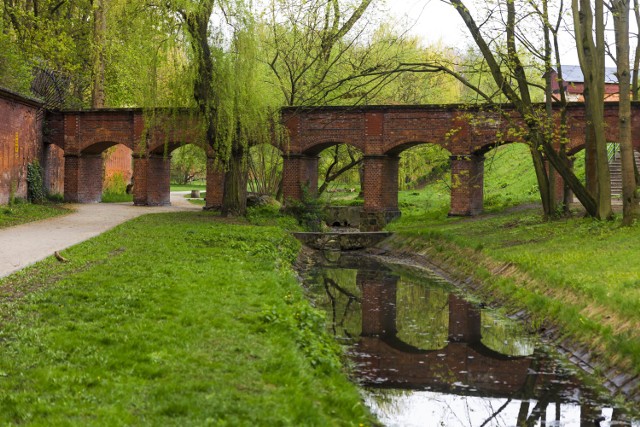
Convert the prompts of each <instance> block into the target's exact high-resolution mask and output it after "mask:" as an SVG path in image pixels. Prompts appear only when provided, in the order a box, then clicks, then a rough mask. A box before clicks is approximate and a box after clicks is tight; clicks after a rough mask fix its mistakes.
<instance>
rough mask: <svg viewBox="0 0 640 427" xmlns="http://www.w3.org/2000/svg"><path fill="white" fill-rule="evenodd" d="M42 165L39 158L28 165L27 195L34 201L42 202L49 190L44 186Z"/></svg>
mask: <svg viewBox="0 0 640 427" xmlns="http://www.w3.org/2000/svg"><path fill="white" fill-rule="evenodd" d="M43 173H44V171H43V170H42V166H40V162H38V160H34V161H33V162H31V163H29V164H28V165H27V197H28V198H29V201H30V202H32V203H36V204H40V203H43V202H44V201H45V200H46V199H47V192H46V190H45V188H44V181H43V178H42V176H43Z"/></svg>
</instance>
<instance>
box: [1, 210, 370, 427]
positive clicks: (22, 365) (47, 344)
mask: <svg viewBox="0 0 640 427" xmlns="http://www.w3.org/2000/svg"><path fill="white" fill-rule="evenodd" d="M252 218H254V220H256V221H260V219H261V217H260V216H259V215H253V216H252ZM282 221H285V222H286V221H287V220H286V219H285V220H282ZM297 249H298V244H297V242H295V241H293V240H292V239H291V238H290V237H289V236H288V235H287V234H286V233H285V232H284V231H282V229H281V228H279V227H269V226H256V225H249V224H246V223H229V222H223V221H222V220H220V219H217V218H216V217H215V216H213V215H211V214H209V213H206V212H197V213H184V212H182V213H179V214H158V215H150V216H144V217H141V218H138V219H136V220H134V221H131V222H129V223H127V224H124V225H122V226H119V227H117V228H115V229H114V230H112V231H110V232H108V233H106V234H103V235H102V236H100V237H98V238H95V239H92V240H90V241H87V242H85V243H83V244H80V245H78V246H75V247H73V248H71V249H68V250H66V251H64V252H63V255H64V257H65V258H67V259H68V260H69V262H68V263H59V262H58V261H56V260H55V259H47V260H45V261H43V262H42V263H39V264H37V265H36V266H35V267H33V268H30V269H27V270H24V271H23V272H21V273H19V274H16V275H13V276H11V277H9V278H6V279H4V280H3V281H1V282H0V288H1V289H2V294H3V296H2V301H3V303H2V304H1V305H0V314H1V315H2V318H3V331H2V340H3V346H2V350H0V351H1V353H0V424H2V425H6V424H12V423H13V424H25V425H158V426H167V425H176V426H178V425H179V426H187V425H198V426H201V425H234V426H235V425H322V426H324V425H358V424H359V423H364V424H368V423H369V419H368V418H367V417H368V415H367V414H366V410H365V408H364V407H363V406H362V405H361V404H360V396H359V394H358V392H357V390H356V389H355V388H354V386H353V385H352V384H350V383H349V382H348V381H347V379H346V378H345V375H344V373H343V371H342V368H341V364H340V359H339V357H338V355H337V354H338V350H337V349H336V347H335V344H334V343H333V341H332V340H331V339H330V338H329V337H327V335H325V333H324V328H323V319H322V318H321V317H320V316H319V315H318V314H317V312H316V311H314V310H312V309H311V308H310V307H309V305H308V303H307V302H306V300H305V299H304V297H303V295H302V293H301V289H300V287H299V285H298V283H297V281H296V279H295V277H294V276H293V274H292V273H291V271H290V269H289V265H290V262H291V261H292V259H293V258H294V256H295V254H296V252H297Z"/></svg>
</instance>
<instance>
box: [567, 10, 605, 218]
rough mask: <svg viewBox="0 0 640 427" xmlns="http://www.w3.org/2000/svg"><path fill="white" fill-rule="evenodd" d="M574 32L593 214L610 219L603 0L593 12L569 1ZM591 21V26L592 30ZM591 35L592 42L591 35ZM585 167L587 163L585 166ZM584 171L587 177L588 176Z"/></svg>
mask: <svg viewBox="0 0 640 427" xmlns="http://www.w3.org/2000/svg"><path fill="white" fill-rule="evenodd" d="M571 6H572V9H573V19H574V29H575V32H576V42H577V45H578V58H579V60H580V68H582V73H583V75H584V85H585V92H587V97H586V99H585V108H586V109H587V111H588V113H589V114H590V123H591V126H592V132H591V133H590V134H591V136H592V137H593V154H594V157H595V158H594V159H593V165H594V166H595V178H596V182H595V192H596V194H594V198H595V201H596V215H595V217H596V218H598V219H610V218H611V217H612V215H613V212H612V210H611V182H610V175H609V159H608V156H607V141H606V139H605V133H604V55H605V43H604V11H603V8H604V6H603V0H595V13H593V12H592V10H591V1H590V0H572V3H571ZM594 22H595V27H594ZM594 35H595V40H594V38H593V36H594ZM587 165H588V163H587ZM588 173H589V172H588V171H587V175H588Z"/></svg>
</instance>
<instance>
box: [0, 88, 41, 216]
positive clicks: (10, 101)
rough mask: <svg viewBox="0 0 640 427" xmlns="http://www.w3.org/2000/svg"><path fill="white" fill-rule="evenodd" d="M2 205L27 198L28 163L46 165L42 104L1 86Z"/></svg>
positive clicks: (0, 193) (0, 162)
mask: <svg viewBox="0 0 640 427" xmlns="http://www.w3.org/2000/svg"><path fill="white" fill-rule="evenodd" d="M0 117H1V118H2V119H0V204H6V203H7V202H8V201H9V198H10V197H11V195H13V196H15V197H18V198H26V197H27V165H28V164H29V163H31V162H33V161H34V160H38V161H39V162H40V163H41V164H44V158H43V147H42V125H41V124H42V115H41V105H40V104H39V103H38V102H36V101H34V100H31V99H27V98H24V97H21V96H20V95H17V94H15V93H13V92H9V91H6V90H3V89H0Z"/></svg>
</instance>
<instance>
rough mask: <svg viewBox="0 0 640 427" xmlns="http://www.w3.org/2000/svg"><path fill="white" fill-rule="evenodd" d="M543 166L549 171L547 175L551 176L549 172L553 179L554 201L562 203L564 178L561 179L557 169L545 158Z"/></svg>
mask: <svg viewBox="0 0 640 427" xmlns="http://www.w3.org/2000/svg"><path fill="white" fill-rule="evenodd" d="M544 167H545V169H547V171H549V172H550V173H549V177H551V174H553V179H555V185H554V188H553V193H554V196H555V200H556V203H562V202H563V201H564V179H562V177H561V176H560V174H559V173H558V171H557V170H555V168H554V167H553V166H551V163H549V161H548V160H545V162H544Z"/></svg>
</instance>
